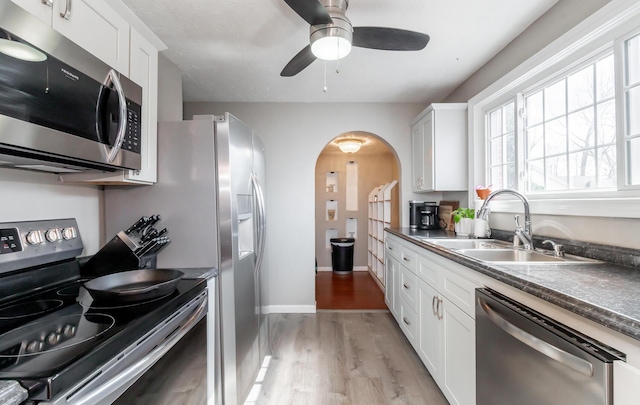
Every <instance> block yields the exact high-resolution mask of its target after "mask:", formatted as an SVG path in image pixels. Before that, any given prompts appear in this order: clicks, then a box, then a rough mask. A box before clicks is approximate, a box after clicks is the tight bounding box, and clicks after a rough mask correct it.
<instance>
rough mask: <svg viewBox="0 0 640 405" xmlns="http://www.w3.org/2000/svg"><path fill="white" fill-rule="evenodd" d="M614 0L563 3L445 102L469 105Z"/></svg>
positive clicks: (488, 63)
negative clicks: (479, 94)
mask: <svg viewBox="0 0 640 405" xmlns="http://www.w3.org/2000/svg"><path fill="white" fill-rule="evenodd" d="M610 1H611V0H560V1H558V3H556V5H554V6H553V7H551V8H550V9H549V10H548V11H547V12H546V13H544V14H543V15H542V16H540V18H538V19H537V20H536V21H534V22H533V23H532V24H531V25H530V26H529V27H527V29H526V30H524V31H523V32H522V34H520V35H519V36H518V37H517V38H515V39H514V40H513V41H511V42H510V43H509V44H508V45H507V46H505V47H504V49H503V50H502V51H500V52H499V53H498V54H497V55H496V56H494V57H493V58H492V59H491V60H490V61H489V62H487V63H486V64H485V65H484V66H482V67H481V68H480V69H478V70H477V71H476V72H475V73H474V74H473V75H471V77H470V78H469V79H467V80H466V81H465V82H464V83H462V84H461V85H460V86H458V88H457V89H455V90H454V91H453V92H451V94H449V95H448V96H447V98H446V99H445V100H444V102H446V103H466V102H467V101H469V99H471V98H472V97H473V96H475V95H476V94H478V93H479V92H480V91H482V90H484V89H485V88H487V87H488V86H489V85H490V84H492V83H493V82H495V81H496V80H498V79H499V78H501V77H502V76H504V75H505V74H506V73H508V72H510V71H511V70H512V69H513V68H515V67H516V66H518V65H520V64H521V63H522V62H524V61H525V60H527V59H528V58H529V57H531V56H532V55H534V54H535V53H536V52H538V51H540V50H541V49H542V48H544V47H545V46H547V45H549V44H550V43H551V42H553V41H554V40H556V39H557V38H558V37H560V36H561V35H562V34H564V33H565V32H567V31H569V30H570V29H571V28H573V27H574V26H576V25H577V24H578V23H580V22H581V21H583V20H584V19H585V18H587V17H588V16H590V15H591V14H593V13H594V12H595V11H597V10H598V9H600V8H601V7H602V6H604V5H605V4H607V3H609V2H610Z"/></svg>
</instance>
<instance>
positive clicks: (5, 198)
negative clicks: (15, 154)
mask: <svg viewBox="0 0 640 405" xmlns="http://www.w3.org/2000/svg"><path fill="white" fill-rule="evenodd" d="M57 179H58V177H57V176H56V175H53V174H49V173H36V172H28V171H23V170H15V169H0V201H2V202H3V204H2V208H3V209H2V213H1V214H0V222H12V221H30V220H40V219H58V218H76V220H77V221H78V228H79V230H80V236H81V237H82V242H83V243H84V251H83V254H84V255H88V254H93V253H95V252H97V251H98V249H99V248H100V245H101V240H100V234H101V233H100V229H101V219H102V190H101V187H99V186H81V185H71V184H63V183H59V182H58V181H57Z"/></svg>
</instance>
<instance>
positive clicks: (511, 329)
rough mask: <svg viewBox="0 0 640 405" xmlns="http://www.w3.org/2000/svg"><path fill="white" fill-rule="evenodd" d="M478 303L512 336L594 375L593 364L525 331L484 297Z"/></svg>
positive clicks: (546, 354) (572, 366)
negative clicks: (506, 317) (494, 308)
mask: <svg viewBox="0 0 640 405" xmlns="http://www.w3.org/2000/svg"><path fill="white" fill-rule="evenodd" d="M478 304H479V305H480V308H481V309H482V311H483V312H484V313H485V315H486V316H487V317H488V318H489V320H490V321H491V322H493V323H494V324H495V325H496V326H497V327H499V328H500V329H502V330H503V331H505V332H506V333H508V334H509V335H511V336H512V337H514V338H516V339H518V340H519V341H520V342H522V343H524V344H525V345H527V346H529V347H530V348H532V349H533V350H535V351H537V352H539V353H542V354H544V355H545V356H547V357H549V358H551V359H553V360H555V361H557V362H559V363H562V364H564V365H565V366H567V367H569V368H572V369H573V370H575V371H577V372H579V373H581V374H584V375H586V376H587V377H591V376H593V365H592V364H591V363H589V362H588V361H586V360H584V359H581V358H580V357H578V356H575V355H573V354H571V353H569V352H566V351H564V350H562V349H560V348H559V347H556V346H554V345H552V344H549V343H547V342H545V341H544V340H542V339H539V338H537V337H535V336H533V335H532V334H530V333H527V332H525V331H523V330H522V329H520V328H518V327H517V326H515V325H514V324H512V323H511V322H509V321H507V320H506V319H504V318H503V317H501V316H500V315H499V314H498V313H496V312H495V311H494V310H493V309H491V307H490V306H489V304H487V302H486V301H485V300H483V299H482V298H478Z"/></svg>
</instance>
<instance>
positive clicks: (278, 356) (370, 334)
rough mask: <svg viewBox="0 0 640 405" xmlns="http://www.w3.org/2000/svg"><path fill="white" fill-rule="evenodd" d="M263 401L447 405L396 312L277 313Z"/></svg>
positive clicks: (272, 404)
mask: <svg viewBox="0 0 640 405" xmlns="http://www.w3.org/2000/svg"><path fill="white" fill-rule="evenodd" d="M269 328H270V331H269V335H270V348H271V355H272V359H271V362H270V365H269V368H268V370H267V372H266V375H265V377H264V380H263V382H262V387H261V390H260V394H259V395H258V397H257V400H256V401H255V402H254V403H255V404H256V405H361V404H362V405H386V404H391V405H414V404H415V405H447V404H448V403H447V401H446V400H445V398H444V396H443V395H442V393H441V392H440V390H439V389H438V387H437V386H436V384H435V382H434V381H433V379H432V378H431V377H430V375H429V373H428V372H427V370H426V369H425V367H424V365H423V364H422V362H421V361H420V359H419V358H418V356H417V354H416V353H415V352H414V350H413V349H412V348H411V345H410V344H409V342H408V341H407V340H406V338H405V337H404V335H403V334H402V332H401V331H400V329H399V327H398V325H397V324H396V322H395V320H394V319H393V317H392V316H391V314H390V313H384V312H374V313H371V312H368V313H364V312H363V313H356V312H348V313H346V312H319V313H316V314H271V315H269Z"/></svg>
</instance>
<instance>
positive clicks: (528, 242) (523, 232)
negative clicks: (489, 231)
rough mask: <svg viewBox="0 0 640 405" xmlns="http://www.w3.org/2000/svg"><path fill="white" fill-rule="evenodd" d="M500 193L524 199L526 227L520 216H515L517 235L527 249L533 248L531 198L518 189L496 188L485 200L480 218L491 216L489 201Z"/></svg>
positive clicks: (479, 214) (485, 218)
mask: <svg viewBox="0 0 640 405" xmlns="http://www.w3.org/2000/svg"><path fill="white" fill-rule="evenodd" d="M500 194H511V195H514V196H516V197H518V198H519V199H520V201H522V205H524V229H522V227H521V226H520V221H519V216H518V215H516V216H515V220H516V230H515V236H517V237H518V239H520V241H521V242H522V246H523V247H524V248H525V249H527V250H533V234H532V233H531V213H530V212H529V200H527V197H525V196H524V195H522V194H521V193H520V192H518V191H516V190H511V189H508V188H504V189H502V190H496V191H494V192H493V193H491V194H489V196H488V197H487V199H486V200H484V204H482V207H480V210H478V218H479V219H482V220H485V221H486V220H487V219H488V218H489V213H490V210H489V202H490V201H491V200H492V199H493V197H495V196H497V195H500Z"/></svg>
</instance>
